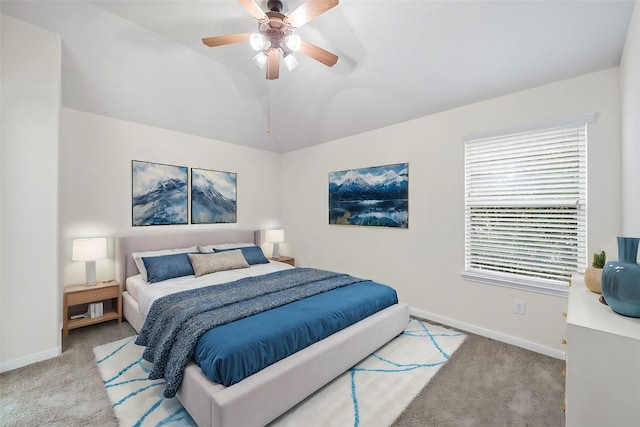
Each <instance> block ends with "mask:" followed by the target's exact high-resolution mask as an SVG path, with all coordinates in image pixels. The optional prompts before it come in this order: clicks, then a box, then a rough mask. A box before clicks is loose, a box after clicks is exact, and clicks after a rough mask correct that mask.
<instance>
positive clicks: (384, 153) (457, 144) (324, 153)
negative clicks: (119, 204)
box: [282, 68, 621, 357]
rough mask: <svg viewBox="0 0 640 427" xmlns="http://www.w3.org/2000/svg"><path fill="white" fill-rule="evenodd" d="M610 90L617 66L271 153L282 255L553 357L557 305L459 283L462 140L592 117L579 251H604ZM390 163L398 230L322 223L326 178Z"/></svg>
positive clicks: (613, 204) (613, 153) (559, 323)
mask: <svg viewBox="0 0 640 427" xmlns="http://www.w3.org/2000/svg"><path fill="white" fill-rule="evenodd" d="M618 84H619V82H618V69H617V68H614V69H609V70H605V71H601V72H597V73H594V74H589V75H585V76H581V77H577V78H574V79H570V80H566V81H562V82H558V83H554V84H550V85H546V86H542V87H538V88H534V89H530V90H527V91H523V92H519V93H515V94H512V95H508V96H504V97H500V98H496V99H492V100H489V101H485V102H480V103H477V104H473V105H468V106H465V107H462V108H457V109H454V110H450V111H446V112H443V113H440V114H434V115H431V116H427V117H423V118H420V119H417V120H413V121H409V122H406V123H401V124H397V125H394V126H390V127H387V128H383V129H379V130H376V131H372V132H368V133H363V134H359V135H355V136H352V137H349V138H344V139H341V140H337V141H332V142H329V143H326V144H323V145H320V146H316V147H312V148H308V149H304V150H300V151H297V152H292V153H288V154H285V155H283V182H282V194H283V196H282V197H283V226H284V228H285V229H286V232H287V243H288V244H289V251H290V253H291V254H292V255H295V257H296V263H297V264H298V265H302V266H315V267H319V268H326V269H332V270H338V271H345V272H349V273H351V274H354V275H357V276H363V277H368V278H371V279H374V280H378V281H381V282H383V283H388V284H391V285H393V286H394V287H395V288H396V289H397V290H398V293H399V297H400V299H401V300H403V301H406V302H408V303H409V304H410V305H411V306H412V307H413V308H415V309H416V311H415V313H416V314H422V315H428V316H429V317H430V318H433V319H434V320H439V321H443V322H445V323H450V324H455V325H456V326H460V327H467V328H468V329H470V330H473V331H476V332H478V333H483V334H485V335H491V336H494V337H498V338H500V339H503V340H505V341H507V342H514V343H517V344H519V345H521V346H524V347H526V348H531V349H535V350H538V351H542V352H545V353H547V354H550V355H554V356H558V357H562V354H563V350H564V349H563V346H562V344H561V339H562V337H563V336H564V331H565V319H564V318H563V317H562V313H563V312H564V311H566V305H567V301H566V298H564V297H557V296H555V297H554V296H549V295H543V294H539V293H532V292H525V291H519V290H515V289H511V288H504V287H498V286H492V285H486V284H480V283H476V282H469V281H465V280H463V279H462V278H461V277H460V273H461V272H462V271H463V269H464V191H463V188H464V151H463V148H464V147H463V143H462V138H463V136H465V135H469V134H475V133H480V132H485V131H494V130H500V129H509V128H512V127H514V126H518V125H524V124H531V123H536V122H540V121H544V120H553V119H559V118H563V117H568V116H571V115H575V114H579V113H584V112H589V111H594V112H596V113H598V114H597V119H596V122H595V123H594V124H593V125H592V126H590V128H589V146H588V150H589V159H588V168H589V176H588V185H589V194H588V197H589V203H590V205H589V210H588V221H589V223H588V227H589V238H588V251H589V252H595V251H600V250H601V249H605V250H607V252H608V253H615V248H616V246H615V245H616V243H615V236H616V233H617V232H618V230H619V229H620V224H621V215H620V214H619V213H618V211H619V209H618V208H619V206H620V173H619V169H620V168H619V166H620V126H619V124H620V113H619V97H618ZM372 108H375V107H372ZM345 120H348V117H346V118H345ZM399 162H409V229H385V228H376V227H357V226H339V225H328V211H327V199H328V194H327V193H328V173H329V172H330V171H339V170H344V169H352V168H359V167H366V166H374V165H383V164H391V163H399ZM612 212H613V213H612ZM516 298H517V299H522V300H524V301H525V302H526V315H525V316H521V315H516V314H513V313H512V303H513V299H516Z"/></svg>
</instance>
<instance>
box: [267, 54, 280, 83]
mask: <svg viewBox="0 0 640 427" xmlns="http://www.w3.org/2000/svg"><path fill="white" fill-rule="evenodd" d="M279 76H280V49H271V50H269V59H268V60H267V80H275V79H277V78H278V77H279Z"/></svg>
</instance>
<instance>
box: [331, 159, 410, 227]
mask: <svg viewBox="0 0 640 427" xmlns="http://www.w3.org/2000/svg"><path fill="white" fill-rule="evenodd" d="M329 224H348V225H369V226H376V227H399V228H408V227H409V164H408V163H398V164H393V165H385V166H374V167H370V168H362V169H351V170H345V171H339V172H330V173H329Z"/></svg>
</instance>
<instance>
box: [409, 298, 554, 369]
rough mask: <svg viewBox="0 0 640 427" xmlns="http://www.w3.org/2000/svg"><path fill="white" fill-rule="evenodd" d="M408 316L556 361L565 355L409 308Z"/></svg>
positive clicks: (500, 333) (499, 333)
mask: <svg viewBox="0 0 640 427" xmlns="http://www.w3.org/2000/svg"><path fill="white" fill-rule="evenodd" d="M409 314H410V315H412V316H415V317H419V318H421V319H425V320H431V321H434V322H437V323H442V324H443V325H449V326H451V327H453V328H457V329H461V330H463V331H468V332H471V333H474V334H476V335H481V336H483V337H487V338H491V339H494V340H497V341H502V342H504V343H507V344H511V345H515V346H516V347H521V348H524V349H526V350H531V351H535V352H536V353H541V354H544V355H545V356H549V357H553V358H556V359H561V360H564V358H565V354H564V352H563V351H561V350H558V349H555V348H552V347H547V346H545V345H540V344H537V343H534V342H531V341H527V340H523V339H521V338H517V337H514V336H511V335H507V334H503V333H502V332H497V331H493V330H491V329H486V328H482V327H480V326H476V325H472V324H470V323H465V322H460V321H458V320H454V319H450V318H448V317H444V316H440V315H438V314H434V313H430V312H428V311H424V310H418V309H415V308H413V307H410V308H409Z"/></svg>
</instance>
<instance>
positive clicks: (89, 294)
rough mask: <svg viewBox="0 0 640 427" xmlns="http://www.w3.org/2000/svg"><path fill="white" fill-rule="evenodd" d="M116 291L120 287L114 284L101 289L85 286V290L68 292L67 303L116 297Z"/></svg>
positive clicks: (118, 290)
mask: <svg viewBox="0 0 640 427" xmlns="http://www.w3.org/2000/svg"><path fill="white" fill-rule="evenodd" d="M118 293H120V289H119V288H118V287H115V286H112V287H110V288H101V289H91V288H87V290H86V291H79V292H72V293H69V294H68V295H67V304H68V305H76V304H82V303H89V302H94V301H100V300H103V299H107V298H117V297H118Z"/></svg>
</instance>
